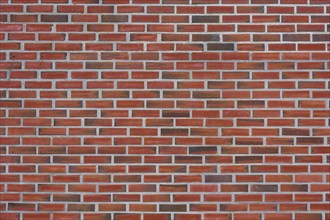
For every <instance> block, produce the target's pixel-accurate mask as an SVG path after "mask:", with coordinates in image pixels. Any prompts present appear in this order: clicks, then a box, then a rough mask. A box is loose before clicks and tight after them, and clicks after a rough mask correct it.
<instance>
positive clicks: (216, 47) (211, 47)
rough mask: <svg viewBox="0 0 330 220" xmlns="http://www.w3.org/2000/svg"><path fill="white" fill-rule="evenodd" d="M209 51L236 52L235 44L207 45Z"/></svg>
mask: <svg viewBox="0 0 330 220" xmlns="http://www.w3.org/2000/svg"><path fill="white" fill-rule="evenodd" d="M207 50H225V51H233V50H234V44H230V43H212V44H207Z"/></svg>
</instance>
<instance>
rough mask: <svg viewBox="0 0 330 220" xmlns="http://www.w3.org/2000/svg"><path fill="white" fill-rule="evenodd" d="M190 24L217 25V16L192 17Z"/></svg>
mask: <svg viewBox="0 0 330 220" xmlns="http://www.w3.org/2000/svg"><path fill="white" fill-rule="evenodd" d="M192 23H219V16H215V15H208V16H202V15H199V16H198V15H193V16H192Z"/></svg>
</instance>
